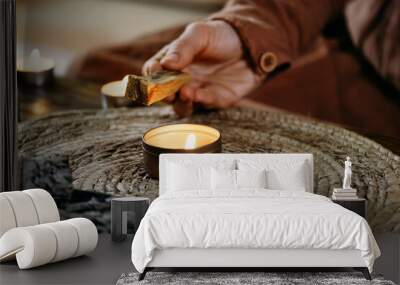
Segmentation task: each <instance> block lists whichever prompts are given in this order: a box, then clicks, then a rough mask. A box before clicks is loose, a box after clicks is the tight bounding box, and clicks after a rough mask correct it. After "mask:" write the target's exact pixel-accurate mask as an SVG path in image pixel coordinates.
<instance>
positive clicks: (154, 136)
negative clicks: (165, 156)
mask: <svg viewBox="0 0 400 285" xmlns="http://www.w3.org/2000/svg"><path fill="white" fill-rule="evenodd" d="M142 145H143V159H144V164H145V167H146V170H147V172H148V173H149V175H150V176H151V177H158V156H159V155H160V154H161V153H215V152H221V134H220V132H219V131H218V130H216V129H214V128H211V127H208V126H205V125H196V124H174V125H166V126H161V127H157V128H154V129H150V130H148V131H147V132H146V133H145V134H144V135H143V138H142Z"/></svg>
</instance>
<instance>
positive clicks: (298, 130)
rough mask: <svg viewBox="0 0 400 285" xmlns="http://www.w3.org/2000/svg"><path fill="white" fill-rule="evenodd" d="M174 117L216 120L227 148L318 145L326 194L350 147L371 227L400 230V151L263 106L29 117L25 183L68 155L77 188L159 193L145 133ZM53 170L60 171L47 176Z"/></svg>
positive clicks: (318, 177) (22, 143)
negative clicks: (180, 113) (146, 158)
mask: <svg viewBox="0 0 400 285" xmlns="http://www.w3.org/2000/svg"><path fill="white" fill-rule="evenodd" d="M173 122H193V123H202V124H207V125H210V126H212V127H215V128H217V129H218V130H220V131H221V133H222V147H223V152H242V153H246V152H247V153H256V152H272V153H278V152H285V153H294V152H302V153H312V154H313V155H314V164H315V166H314V168H315V169H314V188H315V192H316V193H318V194H321V195H325V196H331V195H332V191H333V187H341V186H342V183H343V169H344V164H343V161H344V160H345V159H346V156H347V155H349V156H350V157H351V160H352V163H353V165H352V170H353V173H352V183H353V184H352V186H353V187H354V188H357V190H358V196H359V197H367V199H368V221H369V223H370V225H371V227H372V228H373V229H374V230H375V231H377V232H400V157H399V156H396V155H394V154H393V153H392V152H390V151H389V150H387V149H385V148H383V147H382V146H380V145H378V144H376V143H374V142H373V141H371V140H369V139H366V138H364V137H361V136H359V135H357V134H355V133H353V132H350V131H346V130H344V129H342V128H337V127H335V126H333V125H330V124H325V123H319V122H315V121H312V120H309V119H305V118H303V117H299V116H294V115H289V114H285V113H275V112H269V111H264V110H250V109H230V110H226V111H219V112H212V113H207V114H199V115H195V116H193V117H191V118H190V119H178V118H177V117H176V115H174V113H173V111H172V109H171V108H170V107H153V108H136V109H114V110H113V109H111V110H110V111H108V112H104V111H94V110H93V111H89V110H82V111H68V112H62V113H56V114H53V115H51V116H49V117H46V118H43V119H39V120H36V121H31V122H26V123H23V124H21V125H20V126H19V148H20V150H21V155H22V156H23V157H25V161H30V164H29V173H27V172H26V173H25V178H24V181H25V184H26V183H28V184H29V186H32V185H37V186H41V185H43V181H41V179H42V178H43V179H47V180H49V179H50V180H51V179H53V180H54V181H56V180H57V179H59V180H60V177H59V176H60V174H57V173H59V172H58V171H57V167H59V166H60V165H61V166H62V167H65V161H67V162H68V164H69V167H70V168H71V172H70V173H71V175H72V178H71V180H68V179H67V178H65V179H64V178H63V179H61V180H62V181H64V182H67V181H70V182H72V186H71V187H72V188H74V189H80V190H88V191H96V192H101V193H110V194H112V195H120V196H125V195H126V196H127V195H132V196H146V197H150V198H152V199H154V198H155V197H156V196H157V195H158V181H157V180H154V179H151V178H149V177H148V175H147V174H146V172H145V170H144V167H143V161H142V145H141V137H142V135H143V133H144V132H145V131H146V130H148V129H149V128H152V127H155V126H159V125H162V124H166V123H173ZM32 161H36V163H32ZM39 161H41V163H39ZM43 161H45V162H44V163H43ZM46 161H47V162H46ZM57 161H59V162H60V161H61V162H60V163H61V164H60V163H57ZM46 168H47V169H46ZM32 173H34V175H32ZM35 173H36V174H35ZM65 173H68V171H66V172H65ZM49 175H50V176H53V177H52V178H45V177H48V176H49ZM57 175H58V177H57ZM41 183H42V184H41ZM71 187H70V188H71ZM59 188H62V187H59ZM67 188H68V187H67ZM61 191H62V190H61Z"/></svg>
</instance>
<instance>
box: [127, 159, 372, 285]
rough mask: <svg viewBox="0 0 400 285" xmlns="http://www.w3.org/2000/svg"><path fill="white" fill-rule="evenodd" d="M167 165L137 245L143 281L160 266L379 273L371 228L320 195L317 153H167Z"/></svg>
mask: <svg viewBox="0 0 400 285" xmlns="http://www.w3.org/2000/svg"><path fill="white" fill-rule="evenodd" d="M159 172H160V186H159V187H160V189H159V191H160V196H159V197H158V198H157V199H155V200H154V201H153V203H152V204H151V206H150V208H149V210H148V211H147V213H146V215H145V217H144V218H143V219H142V221H141V223H140V226H139V228H138V230H137V232H136V234H135V237H134V240H133V243H132V262H133V264H134V266H135V268H136V269H137V270H138V272H140V273H141V274H140V276H139V279H140V280H141V279H143V278H144V277H145V274H146V272H147V271H149V270H151V269H154V268H160V267H162V268H173V267H177V268H183V267H196V268H199V267H207V268H210V267H223V268H227V267H232V268H237V269H238V270H242V271H245V270H246V268H255V267H256V268H266V267H268V268H270V267H301V268H304V267H318V268H321V267H353V268H355V269H358V270H361V271H362V272H363V274H364V276H365V277H366V278H367V279H370V278H371V277H370V274H369V273H370V272H371V271H372V268H373V263H374V260H375V259H376V258H377V257H379V255H380V251H379V248H378V246H377V244H376V241H375V239H374V237H373V235H372V232H371V229H370V227H369V225H368V223H367V222H366V220H365V219H364V218H362V217H361V216H359V215H357V214H355V213H353V212H351V211H349V210H347V209H345V208H343V207H341V206H340V205H337V204H335V203H333V202H332V201H331V200H330V199H329V198H327V197H324V196H320V195H316V194H313V157H312V155H311V154H201V155H199V154H162V155H161V156H160V164H159ZM332 186H333V185H332Z"/></svg>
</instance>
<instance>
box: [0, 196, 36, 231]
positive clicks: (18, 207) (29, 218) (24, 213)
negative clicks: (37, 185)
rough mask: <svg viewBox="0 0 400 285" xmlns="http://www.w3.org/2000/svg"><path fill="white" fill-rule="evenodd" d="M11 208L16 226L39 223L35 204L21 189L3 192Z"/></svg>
mask: <svg viewBox="0 0 400 285" xmlns="http://www.w3.org/2000/svg"><path fill="white" fill-rule="evenodd" d="M0 195H1V196H3V197H5V198H6V199H7V200H8V201H9V202H10V205H11V208H12V209H13V213H14V216H15V221H16V224H17V227H26V226H33V225H37V224H38V223H39V219H38V215H37V213H36V209H35V206H34V204H33V201H32V199H31V198H30V196H29V195H28V194H26V193H24V192H21V191H11V192H3V193H1V194H0Z"/></svg>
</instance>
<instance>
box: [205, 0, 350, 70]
mask: <svg viewBox="0 0 400 285" xmlns="http://www.w3.org/2000/svg"><path fill="white" fill-rule="evenodd" d="M345 2H346V0H231V1H229V2H228V3H227V4H226V6H225V7H224V8H223V9H222V10H221V11H219V12H217V13H215V14H213V15H211V16H210V18H209V19H211V20H223V21H226V22H228V23H229V24H230V25H231V26H232V27H233V28H234V29H235V30H236V31H237V33H238V34H239V36H240V38H241V40H242V44H243V47H244V50H245V54H246V55H247V56H248V59H249V63H250V66H251V67H252V68H253V69H254V70H255V71H256V72H257V73H259V74H265V73H270V72H273V71H274V70H275V69H277V68H279V67H282V66H287V65H290V63H291V62H292V61H293V60H294V59H295V58H296V57H297V56H298V55H299V54H300V53H301V52H302V50H303V49H305V48H307V47H308V46H309V45H310V44H311V43H312V41H313V40H315V38H316V37H317V36H318V35H319V34H320V32H321V31H322V29H323V27H324V26H325V25H326V24H327V23H328V22H329V20H331V19H332V18H334V17H336V16H337V15H339V14H340V13H341V12H342V10H343V6H344V4H345Z"/></svg>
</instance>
